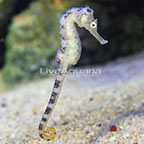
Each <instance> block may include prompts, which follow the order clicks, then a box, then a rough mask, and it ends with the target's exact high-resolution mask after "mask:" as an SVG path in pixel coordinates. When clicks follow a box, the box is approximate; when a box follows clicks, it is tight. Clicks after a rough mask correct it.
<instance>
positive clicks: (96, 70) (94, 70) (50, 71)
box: [40, 68, 103, 77]
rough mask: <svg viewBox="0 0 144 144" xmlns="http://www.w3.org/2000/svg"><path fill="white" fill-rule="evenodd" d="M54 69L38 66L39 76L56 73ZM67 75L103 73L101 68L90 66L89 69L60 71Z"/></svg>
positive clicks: (98, 74) (97, 74)
mask: <svg viewBox="0 0 144 144" xmlns="http://www.w3.org/2000/svg"><path fill="white" fill-rule="evenodd" d="M56 73H57V70H56V69H49V68H40V76H42V77H45V76H49V75H56ZM62 73H65V74H67V75H95V76H100V75H102V73H103V69H102V68H91V69H69V70H67V71H62Z"/></svg>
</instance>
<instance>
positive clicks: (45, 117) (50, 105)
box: [39, 68, 65, 141]
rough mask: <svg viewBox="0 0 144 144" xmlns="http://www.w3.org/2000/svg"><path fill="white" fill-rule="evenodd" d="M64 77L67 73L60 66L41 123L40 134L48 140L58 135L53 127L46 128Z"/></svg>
mask: <svg viewBox="0 0 144 144" xmlns="http://www.w3.org/2000/svg"><path fill="white" fill-rule="evenodd" d="M64 77H65V73H64V72H63V71H62V70H61V69H60V68H58V70H57V74H56V79H55V83H54V87H53V91H52V94H51V97H50V100H49V102H48V105H47V107H46V110H45V112H44V114H43V116H42V119H41V122H40V125H39V135H40V137H41V138H43V139H44V140H47V141H49V140H51V139H53V138H54V137H55V136H56V131H55V130H54V129H53V128H47V129H46V126H47V122H48V120H49V118H50V116H51V113H52V111H53V109H54V107H55V105H56V102H57V99H58V97H59V94H60V91H61V87H62V83H63V80H64Z"/></svg>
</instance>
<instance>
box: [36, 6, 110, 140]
mask: <svg viewBox="0 0 144 144" xmlns="http://www.w3.org/2000/svg"><path fill="white" fill-rule="evenodd" d="M74 23H77V24H78V26H79V27H84V28H86V29H87V30H88V31H89V32H90V33H91V34H92V35H93V36H94V37H95V38H96V39H97V40H98V41H99V42H100V43H101V44H106V43H107V42H108V41H107V40H104V39H103V38H102V37H101V36H100V35H99V34H98V33H97V19H94V16H93V10H92V9H91V8H89V7H88V6H86V7H80V8H71V9H69V10H68V11H67V12H66V13H64V14H63V15H62V17H61V18H60V37H61V48H60V49H59V50H58V51H57V54H56V63H57V67H58V68H57V74H56V78H55V83H54V87H53V91H52V94H51V97H50V100H49V102H48V105H47V107H46V110H45V112H44V114H43V116H42V119H41V122H40V125H39V135H40V137H41V138H43V139H44V140H48V141H49V140H51V139H53V138H54V137H55V136H56V132H55V130H54V129H53V128H47V129H46V125H47V122H48V120H49V118H50V116H51V113H52V111H53V110H54V107H55V105H56V102H57V99H58V97H59V94H60V91H61V87H62V83H63V80H64V77H65V72H66V71H67V67H68V66H69V65H75V64H77V62H78V60H79V58H80V55H81V42H80V38H79V35H78V33H77V30H76V27H75V24H74Z"/></svg>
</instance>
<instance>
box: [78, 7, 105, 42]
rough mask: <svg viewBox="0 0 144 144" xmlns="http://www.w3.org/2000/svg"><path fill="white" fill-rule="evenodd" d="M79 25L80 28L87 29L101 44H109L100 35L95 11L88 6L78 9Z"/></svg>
mask: <svg viewBox="0 0 144 144" xmlns="http://www.w3.org/2000/svg"><path fill="white" fill-rule="evenodd" d="M77 24H78V25H79V26H80V27H84V28H86V29H87V30H88V31H89V32H90V33H91V34H92V35H93V36H94V37H95V38H96V39H97V40H98V41H99V42H100V43H101V44H106V43H107V42H108V41H107V40H104V39H103V38H102V37H101V36H100V35H99V34H98V32H97V24H98V20H97V19H95V18H94V14H93V10H92V9H91V8H90V7H88V6H86V7H83V8H79V9H78V11H77Z"/></svg>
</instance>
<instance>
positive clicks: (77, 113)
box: [0, 53, 144, 144]
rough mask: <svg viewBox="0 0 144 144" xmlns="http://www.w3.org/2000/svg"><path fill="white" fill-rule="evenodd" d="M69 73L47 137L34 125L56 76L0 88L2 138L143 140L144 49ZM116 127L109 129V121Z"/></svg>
mask: <svg viewBox="0 0 144 144" xmlns="http://www.w3.org/2000/svg"><path fill="white" fill-rule="evenodd" d="M95 68H101V69H102V73H100V74H98V75H95V74H93V75H90V74H83V75H81V74H79V75H76V76H75V75H67V76H66V79H65V81H64V85H63V89H62V93H61V95H60V98H59V100H58V103H57V105H56V108H55V110H54V113H53V114H52V117H51V119H50V121H49V124H48V126H50V127H53V128H54V129H55V130H56V132H57V136H56V137H55V139H54V140H52V141H50V142H45V141H43V140H42V139H40V138H39V136H38V130H37V128H38V125H39V122H40V119H41V116H42V113H43V112H44V109H45V107H46V105H47V102H48V99H49V96H50V93H51V89H52V86H53V83H54V77H51V78H47V79H45V80H42V81H38V82H33V83H30V84H25V85H22V86H20V87H18V88H16V89H14V90H11V91H8V92H5V93H1V94H0V144H48V143H50V144H144V53H143V54H138V55H135V56H133V57H129V58H124V59H120V60H117V61H116V62H111V63H108V64H107V65H105V66H99V67H95ZM112 126H113V127H114V129H115V130H114V131H111V130H110V129H112V128H111V127H112Z"/></svg>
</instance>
